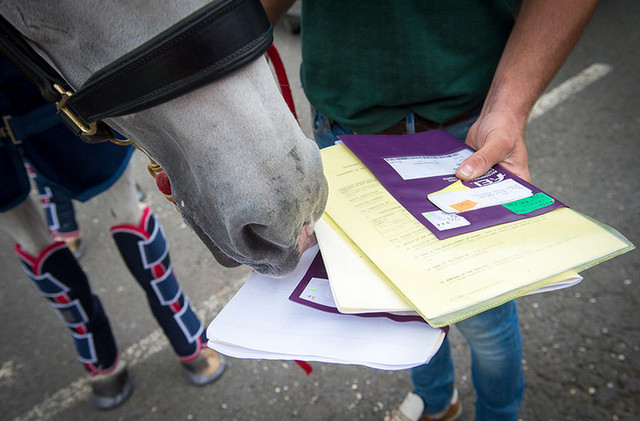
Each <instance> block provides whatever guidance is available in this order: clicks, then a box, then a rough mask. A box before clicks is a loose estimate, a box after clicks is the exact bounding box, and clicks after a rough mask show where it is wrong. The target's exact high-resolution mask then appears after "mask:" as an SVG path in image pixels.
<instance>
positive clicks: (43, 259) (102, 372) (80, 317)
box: [0, 196, 132, 408]
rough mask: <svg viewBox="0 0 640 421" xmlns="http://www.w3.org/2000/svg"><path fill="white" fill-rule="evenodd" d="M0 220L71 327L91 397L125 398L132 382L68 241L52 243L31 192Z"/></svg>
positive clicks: (108, 402) (101, 402) (103, 401)
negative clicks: (91, 390) (30, 194)
mask: <svg viewBox="0 0 640 421" xmlns="http://www.w3.org/2000/svg"><path fill="white" fill-rule="evenodd" d="M0 224H1V225H2V227H3V228H4V229H5V230H6V231H7V232H8V233H9V234H10V235H11V236H12V237H13V238H14V239H15V240H16V242H17V244H16V253H17V255H18V258H19V259H20V261H21V262H22V266H23V268H24V271H25V272H26V274H27V275H28V276H29V278H31V280H32V281H33V285H34V286H35V287H36V289H37V290H38V291H39V292H40V294H41V295H42V296H43V297H45V298H47V300H49V303H50V304H51V306H52V307H53V308H54V310H55V311H56V312H57V313H58V315H59V316H60V320H62V322H63V323H64V324H65V325H66V326H67V327H68V328H69V329H70V330H71V336H72V337H73V339H74V341H75V344H76V351H77V355H78V359H79V360H80V361H81V362H82V363H83V364H84V366H85V367H86V369H87V370H88V371H89V374H90V383H91V385H92V389H93V393H92V395H91V401H92V402H93V403H94V405H96V406H98V407H99V408H111V407H114V406H116V405H118V404H120V403H122V402H124V400H125V399H127V398H128V397H129V395H130V394H131V390H132V381H131V378H130V377H129V375H128V371H127V369H126V364H125V363H124V362H123V361H120V360H119V358H118V350H117V347H116V342H115V339H114V337H113V333H112V331H111V326H110V325H109V320H108V319H107V316H106V314H105V312H104V309H103V307H102V304H101V303H100V300H99V299H98V297H97V296H95V295H93V294H92V292H91V287H90V286H89V281H88V279H87V276H86V274H85V273H84V271H83V270H82V268H81V267H80V265H79V264H78V261H77V260H76V258H75V257H74V256H73V254H72V253H71V252H70V251H69V249H68V247H67V245H66V244H65V243H64V242H52V241H53V239H52V237H51V234H50V232H49V229H48V227H47V225H46V223H45V219H44V216H43V214H42V211H41V209H40V206H39V204H38V203H37V201H36V200H35V199H33V197H31V196H29V197H28V198H27V200H25V201H24V202H23V203H22V204H20V205H19V206H17V207H16V208H14V209H12V210H10V211H7V212H4V213H2V214H0Z"/></svg>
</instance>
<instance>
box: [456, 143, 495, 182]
mask: <svg viewBox="0 0 640 421" xmlns="http://www.w3.org/2000/svg"><path fill="white" fill-rule="evenodd" d="M484 149H485V148H482V149H480V150H479V151H478V152H475V153H474V154H473V155H471V156H470V157H469V158H467V159H465V160H464V161H463V162H462V164H460V166H459V167H458V169H456V177H458V178H459V179H460V180H463V181H469V180H473V179H474V178H478V177H480V176H481V175H483V174H485V173H486V172H487V171H489V169H490V168H491V167H492V166H493V163H492V161H491V160H490V159H488V158H487V156H486V155H485V151H484Z"/></svg>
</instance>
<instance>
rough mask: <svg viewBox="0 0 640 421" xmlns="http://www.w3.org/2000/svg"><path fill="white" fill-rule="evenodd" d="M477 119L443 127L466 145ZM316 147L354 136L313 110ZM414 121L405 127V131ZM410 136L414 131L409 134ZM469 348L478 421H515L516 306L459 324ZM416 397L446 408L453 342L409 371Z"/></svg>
mask: <svg viewBox="0 0 640 421" xmlns="http://www.w3.org/2000/svg"><path fill="white" fill-rule="evenodd" d="M475 118H477V116H476V117H472V118H470V119H469V120H467V121H464V122H462V123H458V124H455V125H453V126H450V127H447V128H445V130H447V131H448V132H449V133H451V134H452V135H453V136H455V137H457V138H459V139H462V140H464V139H465V137H466V135H467V132H468V131H469V128H470V127H471V125H472V124H473V122H474V120H475ZM312 124H313V132H314V136H315V139H316V143H317V144H318V146H319V147H320V148H324V147H327V146H331V145H333V144H334V143H335V142H336V140H338V139H337V136H338V135H342V134H352V133H353V132H352V131H351V130H350V129H349V128H347V127H345V126H344V125H342V124H340V123H338V122H335V121H332V120H329V119H328V118H327V117H326V116H324V115H322V114H321V113H319V112H317V111H316V110H312ZM410 124H411V121H410V119H409V121H408V122H407V127H409V125H410ZM409 132H410V131H409ZM456 326H457V327H458V330H459V331H460V332H461V333H462V335H463V336H464V338H465V339H466V341H467V342H468V343H469V348H470V349H471V375H472V378H473V385H474V387H475V389H476V396H477V399H476V420H477V421H485V420H486V421H489V420H490V421H502V420H505V421H507V420H509V421H511V420H514V421H515V420H517V419H518V409H519V408H520V404H521V403H522V397H523V394H524V373H523V369H522V337H521V335H520V326H519V324H518V309H517V307H516V302H515V301H510V302H508V303H506V304H503V305H501V306H499V307H496V308H493V309H491V310H487V311H485V312H483V313H480V314H478V315H475V316H473V317H470V318H468V319H466V320H463V321H461V322H458V323H457V324H456ZM411 380H412V381H413V386H414V392H415V393H416V394H417V395H419V396H420V397H421V398H422V400H423V401H424V403H425V413H427V414H433V413H436V412H440V411H442V410H443V409H445V408H446V407H447V405H448V404H449V401H450V399H451V395H452V394H453V389H454V368H453V360H452V358H451V349H450V346H449V340H448V339H445V341H444V343H443V344H442V347H440V349H439V350H438V352H437V353H436V355H435V356H434V357H433V358H432V359H431V361H430V362H429V363H428V364H424V365H421V366H419V367H415V368H414V369H412V370H411Z"/></svg>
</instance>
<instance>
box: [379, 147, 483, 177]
mask: <svg viewBox="0 0 640 421" xmlns="http://www.w3.org/2000/svg"><path fill="white" fill-rule="evenodd" d="M472 154H473V151H470V150H467V149H463V150H461V151H458V152H453V153H450V154H447V155H437V156H404V157H397V158H384V160H385V161H386V162H387V163H388V164H389V165H391V166H392V167H393V169H394V170H396V172H397V173H398V174H399V175H400V177H402V179H403V180H414V179H416V178H427V177H441V176H445V175H452V174H455V173H456V169H457V168H458V167H459V166H460V164H462V161H464V160H465V159H467V158H468V157H470V156H471V155H472Z"/></svg>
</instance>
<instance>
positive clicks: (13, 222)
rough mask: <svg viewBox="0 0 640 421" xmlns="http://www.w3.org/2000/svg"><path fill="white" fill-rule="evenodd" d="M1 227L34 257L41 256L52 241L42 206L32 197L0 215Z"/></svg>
mask: <svg viewBox="0 0 640 421" xmlns="http://www.w3.org/2000/svg"><path fill="white" fill-rule="evenodd" d="M0 226H1V227H2V229H3V230H4V231H6V232H7V234H9V235H10V236H11V237H12V238H13V240H14V241H15V242H16V243H18V244H19V245H20V247H22V249H23V250H25V251H26V252H27V253H30V254H32V255H37V254H39V253H40V251H41V250H43V249H44V248H45V247H47V246H48V245H50V244H51V241H52V238H51V233H50V232H49V228H47V223H46V222H45V219H44V215H43V214H42V210H41V208H40V205H39V204H38V202H37V201H36V200H35V199H34V198H33V197H32V196H31V195H29V196H27V198H26V200H25V201H24V202H22V203H21V204H19V205H18V206H16V207H15V208H13V209H10V210H8V211H6V212H2V213H0Z"/></svg>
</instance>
